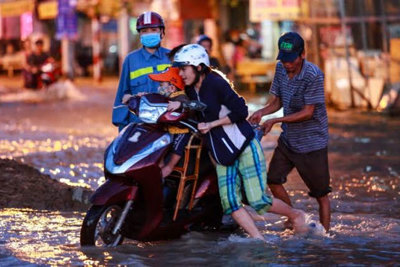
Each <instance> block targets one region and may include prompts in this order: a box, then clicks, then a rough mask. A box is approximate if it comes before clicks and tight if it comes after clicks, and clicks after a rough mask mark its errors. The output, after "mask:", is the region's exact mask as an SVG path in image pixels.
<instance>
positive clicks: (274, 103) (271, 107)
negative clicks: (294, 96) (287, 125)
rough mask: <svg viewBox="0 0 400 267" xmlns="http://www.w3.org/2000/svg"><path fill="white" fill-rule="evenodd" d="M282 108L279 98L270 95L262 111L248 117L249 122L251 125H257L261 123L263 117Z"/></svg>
mask: <svg viewBox="0 0 400 267" xmlns="http://www.w3.org/2000/svg"><path fill="white" fill-rule="evenodd" d="M281 107H282V102H281V99H280V98H279V97H277V96H276V95H274V94H270V97H269V99H268V102H267V105H266V106H265V107H263V108H262V109H259V110H257V111H256V112H254V113H253V115H251V116H250V118H249V121H250V123H253V124H258V123H260V121H261V118H262V117H263V116H265V115H268V114H271V113H274V112H276V111H278V110H279V109H280V108H281Z"/></svg>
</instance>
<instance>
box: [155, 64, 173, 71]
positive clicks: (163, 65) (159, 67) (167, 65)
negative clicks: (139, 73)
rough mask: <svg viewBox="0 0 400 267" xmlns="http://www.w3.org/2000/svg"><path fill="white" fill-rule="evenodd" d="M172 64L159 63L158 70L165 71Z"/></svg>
mask: <svg viewBox="0 0 400 267" xmlns="http://www.w3.org/2000/svg"><path fill="white" fill-rule="evenodd" d="M170 66H171V64H161V65H157V71H163V70H165V69H166V68H168V67H170Z"/></svg>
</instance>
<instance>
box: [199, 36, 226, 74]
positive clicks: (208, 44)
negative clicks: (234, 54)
mask: <svg viewBox="0 0 400 267" xmlns="http://www.w3.org/2000/svg"><path fill="white" fill-rule="evenodd" d="M196 43H198V44H199V45H201V46H202V47H204V48H205V49H206V51H207V54H208V56H209V58H210V67H211V68H213V69H220V68H221V64H219V61H218V58H216V57H212V56H211V52H212V46H213V41H212V39H211V38H210V37H208V36H207V35H205V34H202V35H200V36H199V37H198V38H197V41H196Z"/></svg>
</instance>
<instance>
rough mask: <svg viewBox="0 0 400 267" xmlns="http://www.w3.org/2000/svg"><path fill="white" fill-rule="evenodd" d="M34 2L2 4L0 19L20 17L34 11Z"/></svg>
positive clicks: (17, 0) (21, 0) (29, 0)
mask: <svg viewBox="0 0 400 267" xmlns="http://www.w3.org/2000/svg"><path fill="white" fill-rule="evenodd" d="M33 7H34V1H33V0H14V1H10V2H4V3H0V17H3V18H4V17H15V16H20V15H22V14H23V13H25V12H29V11H33Z"/></svg>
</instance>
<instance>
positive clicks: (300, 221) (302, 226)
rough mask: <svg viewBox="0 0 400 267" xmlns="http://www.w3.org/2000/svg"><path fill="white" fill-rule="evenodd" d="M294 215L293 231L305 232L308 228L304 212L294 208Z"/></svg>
mask: <svg viewBox="0 0 400 267" xmlns="http://www.w3.org/2000/svg"><path fill="white" fill-rule="evenodd" d="M295 214H296V215H295V216H296V217H294V218H293V219H292V222H293V229H294V231H295V233H300V234H301V233H306V232H308V230H309V227H308V225H307V223H306V214H305V212H303V211H301V210H297V209H296V210H295Z"/></svg>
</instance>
